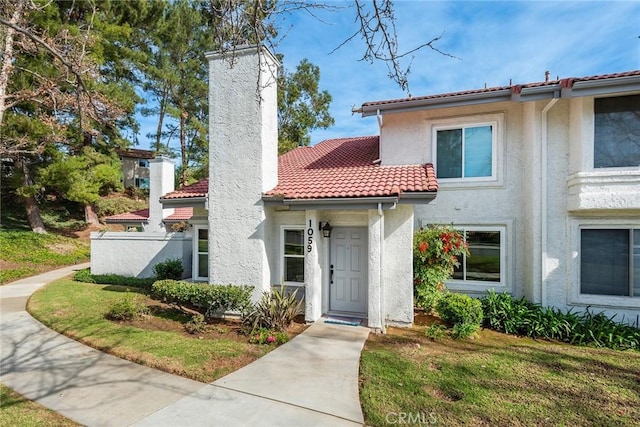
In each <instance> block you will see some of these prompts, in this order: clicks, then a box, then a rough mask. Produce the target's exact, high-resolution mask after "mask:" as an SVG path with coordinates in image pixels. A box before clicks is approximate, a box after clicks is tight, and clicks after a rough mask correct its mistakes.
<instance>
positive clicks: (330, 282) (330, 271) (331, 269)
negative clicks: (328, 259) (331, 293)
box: [329, 264, 333, 285]
mask: <svg viewBox="0 0 640 427" xmlns="http://www.w3.org/2000/svg"><path fill="white" fill-rule="evenodd" d="M329 284H330V285H333V264H331V266H330V270H329Z"/></svg>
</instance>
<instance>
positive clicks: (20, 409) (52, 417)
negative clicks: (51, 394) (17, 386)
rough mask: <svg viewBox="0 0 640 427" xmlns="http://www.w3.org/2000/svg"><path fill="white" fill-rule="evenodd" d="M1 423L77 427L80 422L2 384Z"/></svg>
mask: <svg viewBox="0 0 640 427" xmlns="http://www.w3.org/2000/svg"><path fill="white" fill-rule="evenodd" d="M0 425H1V426H39V427H75V426H79V425H80V424H78V423H76V422H74V421H71V420H70V419H68V418H66V417H64V416H63V415H60V414H57V413H55V412H54V411H52V410H50V409H47V408H45V407H44V406H42V405H39V404H38V403H35V402H32V401H30V400H28V399H25V398H24V397H22V396H21V395H19V394H18V393H16V392H15V391H13V390H11V389H10V388H9V387H6V386H4V385H2V384H0Z"/></svg>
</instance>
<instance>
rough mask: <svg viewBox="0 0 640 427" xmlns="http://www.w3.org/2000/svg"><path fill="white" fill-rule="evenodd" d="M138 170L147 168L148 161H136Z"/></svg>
mask: <svg viewBox="0 0 640 427" xmlns="http://www.w3.org/2000/svg"><path fill="white" fill-rule="evenodd" d="M138 167H139V168H149V159H138Z"/></svg>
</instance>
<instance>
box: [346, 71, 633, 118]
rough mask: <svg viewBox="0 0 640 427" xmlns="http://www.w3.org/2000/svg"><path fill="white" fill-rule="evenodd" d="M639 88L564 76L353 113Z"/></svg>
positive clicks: (619, 80)
mask: <svg viewBox="0 0 640 427" xmlns="http://www.w3.org/2000/svg"><path fill="white" fill-rule="evenodd" d="M638 91H640V76H638V75H633V76H621V77H611V78H606V79H595V80H580V79H576V80H575V81H572V79H563V80H561V81H558V82H557V83H555V82H554V83H551V84H543V85H541V86H531V87H521V86H512V87H510V88H507V89H499V90H495V91H490V92H479V93H467V94H459V95H453V96H442V97H436V98H428V99H415V100H400V101H397V102H390V103H388V104H373V105H366V104H363V105H362V107H360V108H359V109H357V110H354V112H357V113H361V114H362V117H368V116H374V115H377V114H388V113H404V112H411V111H418V110H433V109H439V108H449V107H464V106H470V105H478V104H490V103H496V102H504V101H513V102H527V101H537V100H541V99H549V98H576V97H581V96H598V95H612V94H620V93H629V92H638Z"/></svg>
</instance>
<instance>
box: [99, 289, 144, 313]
mask: <svg viewBox="0 0 640 427" xmlns="http://www.w3.org/2000/svg"><path fill="white" fill-rule="evenodd" d="M148 313H149V309H148V308H147V306H146V305H144V303H143V302H142V300H141V298H140V296H139V295H134V294H132V293H130V292H126V293H125V294H124V295H123V296H122V297H121V298H120V299H118V300H117V301H115V302H114V303H113V304H111V306H109V310H108V311H107V314H106V315H105V316H106V318H107V319H111V320H133V319H137V318H140V317H143V316H145V315H146V314H148Z"/></svg>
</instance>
